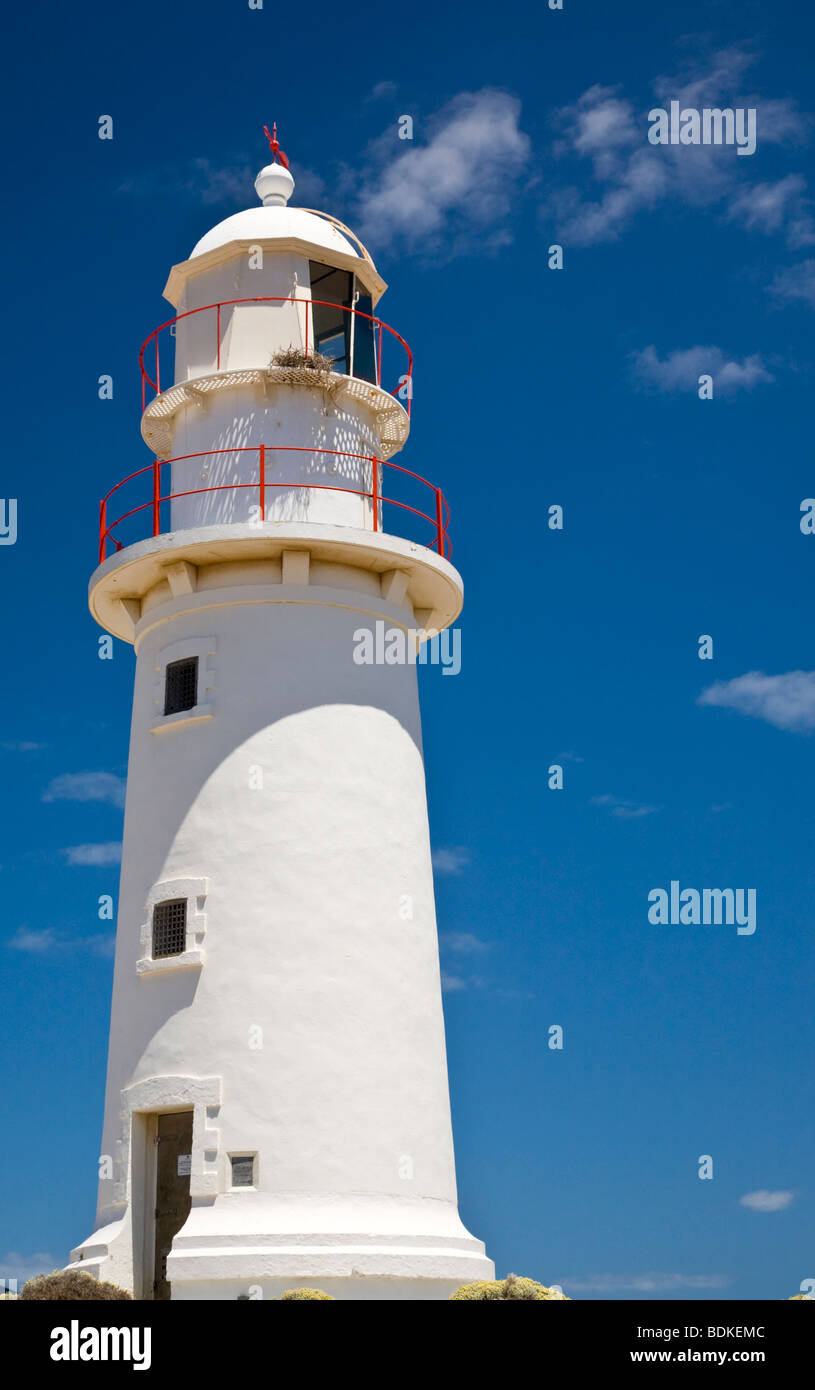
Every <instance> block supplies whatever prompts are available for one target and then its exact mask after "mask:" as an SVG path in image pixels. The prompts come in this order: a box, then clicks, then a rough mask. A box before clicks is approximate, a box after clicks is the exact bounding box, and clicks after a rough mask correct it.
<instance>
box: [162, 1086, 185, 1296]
mask: <svg viewBox="0 0 815 1390" xmlns="http://www.w3.org/2000/svg"><path fill="white" fill-rule="evenodd" d="M156 1121H157V1124H156V1246H155V1249H156V1253H155V1264H154V1278H153V1297H154V1298H158V1299H168V1298H169V1297H170V1285H169V1283H168V1282H167V1256H168V1255H169V1253H170V1247H171V1245H172V1243H173V1236H174V1235H175V1234H176V1232H177V1231H180V1229H181V1227H182V1226H183V1225H184V1222H185V1221H186V1219H187V1217H188V1215H189V1211H190V1160H191V1155H192V1111H191V1110H184V1111H180V1112H179V1113H178V1114H175V1115H158V1116H157V1117H156Z"/></svg>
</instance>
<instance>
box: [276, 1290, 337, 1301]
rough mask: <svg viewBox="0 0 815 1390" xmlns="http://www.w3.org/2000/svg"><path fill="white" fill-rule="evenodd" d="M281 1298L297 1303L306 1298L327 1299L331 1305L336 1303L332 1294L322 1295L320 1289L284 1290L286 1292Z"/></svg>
mask: <svg viewBox="0 0 815 1390" xmlns="http://www.w3.org/2000/svg"><path fill="white" fill-rule="evenodd" d="M281 1298H282V1299H284V1300H287V1301H292V1300H295V1299H296V1300H297V1301H298V1302H299V1301H300V1299H306V1298H322V1299H326V1298H327V1299H329V1300H330V1301H331V1302H332V1303H336V1301H337V1300H336V1298H335V1297H334V1295H333V1293H324V1292H323V1290H322V1289H286V1292H285V1293H284V1294H282V1295H281Z"/></svg>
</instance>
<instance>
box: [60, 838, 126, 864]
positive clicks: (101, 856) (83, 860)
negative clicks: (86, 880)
mask: <svg viewBox="0 0 815 1390" xmlns="http://www.w3.org/2000/svg"><path fill="white" fill-rule="evenodd" d="M62 852H63V854H64V855H65V858H66V860H67V862H68V863H69V864H71V865H73V866H81V867H83V868H96V869H104V868H108V867H109V866H110V865H111V864H120V863H121V859H122V842H121V840H105V841H103V842H102V843H101V844H91V845H71V846H69V848H68V849H64V850H63V851H62Z"/></svg>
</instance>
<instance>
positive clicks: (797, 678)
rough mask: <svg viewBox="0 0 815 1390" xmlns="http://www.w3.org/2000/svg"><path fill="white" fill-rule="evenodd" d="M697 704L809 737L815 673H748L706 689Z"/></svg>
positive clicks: (814, 722)
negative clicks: (759, 720) (740, 715)
mask: <svg viewBox="0 0 815 1390" xmlns="http://www.w3.org/2000/svg"><path fill="white" fill-rule="evenodd" d="M697 704H700V705H714V706H718V707H719V708H721V709H732V710H736V711H737V713H738V714H746V715H747V716H748V717H749V718H751V719H763V720H765V721H766V723H768V724H773V725H774V726H775V728H776V729H787V730H789V731H790V732H791V733H796V734H808V733H811V732H812V730H813V729H815V671H787V672H786V673H785V674H784V675H781V676H767V675H765V674H764V672H763V671H748V672H747V674H746V675H744V676H736V677H735V679H734V680H730V681H716V682H715V683H714V684H713V685H710V686H708V688H707V689H706V690H703V691H702V693H701V695H700V696H699V698H698V700H697Z"/></svg>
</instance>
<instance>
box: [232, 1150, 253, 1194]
mask: <svg viewBox="0 0 815 1390" xmlns="http://www.w3.org/2000/svg"><path fill="white" fill-rule="evenodd" d="M230 1162H231V1164H232V1186H233V1187H254V1185H255V1158H254V1155H253V1154H249V1155H248V1156H243V1155H240V1156H239V1157H236V1158H232V1159H230Z"/></svg>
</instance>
